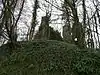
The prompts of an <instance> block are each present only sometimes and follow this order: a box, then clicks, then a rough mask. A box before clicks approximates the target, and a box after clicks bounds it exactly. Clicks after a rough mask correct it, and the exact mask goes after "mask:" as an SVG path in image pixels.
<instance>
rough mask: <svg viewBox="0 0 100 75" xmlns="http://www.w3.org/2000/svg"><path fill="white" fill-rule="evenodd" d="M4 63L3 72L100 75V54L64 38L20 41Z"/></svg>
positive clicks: (0, 72)
mask: <svg viewBox="0 0 100 75" xmlns="http://www.w3.org/2000/svg"><path fill="white" fill-rule="evenodd" d="M18 44H19V47H18V48H17V49H16V50H15V51H14V52H13V53H12V54H11V55H10V56H9V57H8V58H7V59H5V60H3V61H1V63H0V75H100V68H99V67H100V57H99V56H98V55H97V54H96V52H94V51H91V50H89V49H83V50H80V49H78V48H77V47H76V46H75V45H73V44H68V43H64V42H61V41H54V40H48V41H42V40H41V41H40V40H36V41H30V42H19V43H18Z"/></svg>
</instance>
